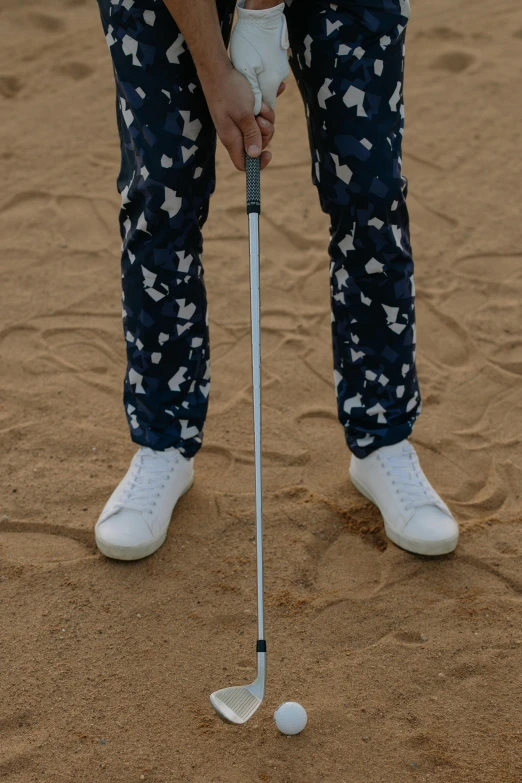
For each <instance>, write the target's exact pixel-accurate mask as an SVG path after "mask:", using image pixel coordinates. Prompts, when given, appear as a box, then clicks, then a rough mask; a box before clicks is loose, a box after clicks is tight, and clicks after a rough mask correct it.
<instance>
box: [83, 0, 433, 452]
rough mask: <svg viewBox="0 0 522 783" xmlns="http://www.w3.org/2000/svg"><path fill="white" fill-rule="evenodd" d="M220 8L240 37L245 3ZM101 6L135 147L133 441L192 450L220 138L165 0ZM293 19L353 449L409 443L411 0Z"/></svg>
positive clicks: (380, 0)
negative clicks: (326, 233) (207, 240)
mask: <svg viewBox="0 0 522 783" xmlns="http://www.w3.org/2000/svg"><path fill="white" fill-rule="evenodd" d="M216 2H217V7H218V11H219V15H220V19H221V27H222V33H223V38H224V39H225V42H227V43H228V38H229V35H230V29H231V24H232V16H233V10H234V5H235V2H234V0H216ZM98 5H99V9H100V14H101V20H102V24H103V29H104V32H105V35H106V40H107V43H108V46H109V50H110V53H111V56H112V62H113V67H114V77H115V82H116V114H117V122H118V129H119V134H120V142H121V168H120V171H119V174H118V177H117V188H118V191H119V193H120V194H121V210H120V217H119V224H120V232H121V237H122V241H123V243H122V281H123V283H122V284H123V313H124V316H123V320H124V333H125V338H126V342H127V358H128V366H127V371H126V375H125V382H124V404H125V411H126V415H127V419H128V422H129V427H130V432H131V437H132V440H133V441H135V442H136V443H138V444H140V445H143V446H149V447H151V448H153V449H159V450H163V449H166V448H169V447H171V446H174V447H176V448H178V449H179V450H180V451H181V452H182V453H183V454H184V455H185V456H187V457H191V456H193V455H194V454H195V453H196V452H197V451H198V449H199V448H200V447H201V443H202V437H203V426H204V423H205V417H206V413H207V407H208V399H209V388H210V354H209V332H208V322H207V307H206V294H205V285H204V277H203V267H202V263H201V256H202V248H203V243H202V233H201V232H202V228H203V225H204V223H205V220H206V218H207V215H208V208H209V199H210V196H211V194H212V193H213V191H214V188H215V165H214V156H215V147H216V133H215V129H214V126H213V123H212V120H211V117H210V114H209V111H208V108H207V105H206V102H205V97H204V95H203V91H202V89H201V85H200V83H199V80H198V76H197V73H196V69H195V66H194V63H193V60H192V58H191V55H190V52H189V51H188V48H187V45H186V43H185V41H184V39H183V36H182V35H181V33H180V31H179V29H178V27H177V26H176V23H175V22H174V19H173V18H172V15H171V14H170V12H169V11H168V9H167V7H166V6H165V5H164V3H163V2H162V0H98ZM286 14H287V20H288V30H289V36H290V47H291V59H290V62H291V66H292V70H293V72H294V75H295V77H296V80H297V83H298V86H299V89H300V92H301V95H302V98H303V101H304V105H305V110H306V117H307V122H308V133H309V140H310V148H311V154H312V180H313V182H314V184H315V185H316V187H317V189H318V192H319V198H320V203H321V207H322V209H323V210H324V211H325V212H326V213H327V214H328V215H329V216H330V223H331V227H330V243H329V254H330V280H331V309H332V338H333V356H334V377H335V386H336V394H337V404H338V414H339V419H340V422H341V424H342V425H343V427H344V431H345V436H346V442H347V444H348V447H349V448H350V449H351V451H352V452H353V453H354V454H356V455H357V456H358V457H365V456H367V455H368V454H370V453H371V452H372V451H374V450H375V449H377V448H379V447H381V446H386V445H391V444H393V443H397V442H399V441H401V440H403V439H404V438H406V437H408V435H409V434H410V433H411V430H412V427H413V424H414V422H415V420H416V418H417V417H418V415H419V413H420V411H421V399H420V393H419V386H418V379H417V373H416V368H415V289H414V281H413V260H412V255H411V246H410V238H409V223H408V211H407V208H406V195H407V180H406V178H405V177H404V175H403V174H402V171H401V142H402V133H403V127H404V105H403V70H404V41H405V34H406V25H407V21H408V17H409V0H339V1H338V2H335V3H328V2H325V1H324V0H287V8H286ZM231 165H232V164H231ZM325 274H327V270H326V268H325Z"/></svg>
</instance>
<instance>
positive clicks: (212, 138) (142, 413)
mask: <svg viewBox="0 0 522 783" xmlns="http://www.w3.org/2000/svg"><path fill="white" fill-rule="evenodd" d="M98 4H99V9H100V15H101V20H102V24H103V28H104V32H105V35H106V40H107V43H108V46H109V50H110V53H111V57H112V62H113V70H114V78H115V83H116V116H117V122H118V131H119V135H120V144H121V168H120V171H119V174H118V178H117V187H118V191H119V192H120V194H121V198H122V201H121V210H120V216H119V223H120V230H121V237H122V240H123V241H122V258H121V264H122V287H123V323H124V333H125V339H126V344H127V372H126V375H125V383H124V403H125V411H126V415H127V419H128V422H129V426H130V432H131V437H132V440H133V441H134V442H136V443H137V444H139V446H140V448H139V449H138V451H137V453H136V454H135V455H134V457H133V460H132V462H131V465H130V468H129V470H128V471H127V474H126V475H125V477H124V478H123V480H122V481H121V482H120V484H119V485H118V487H117V488H116V489H115V491H114V492H113V493H112V495H111V497H110V498H109V500H108V501H107V503H106V505H105V508H104V509H103V511H102V513H101V515H100V517H99V519H98V522H97V523H96V527H95V538H96V543H97V546H98V548H99V549H100V551H101V552H103V553H104V554H105V555H107V556H109V557H114V558H117V559H123V560H136V559H138V558H141V557H145V556H147V555H150V554H151V553H152V552H154V551H155V550H156V549H158V547H160V546H161V544H162V543H163V541H164V540H165V537H166V535H167V530H168V526H169V522H170V518H171V514H172V511H173V508H174V506H175V505H176V503H177V501H178V499H179V498H180V497H181V495H183V494H184V493H185V492H186V491H187V490H188V489H189V488H190V486H191V485H192V481H193V457H194V454H195V453H196V452H197V451H198V449H199V448H200V447H201V441H202V430H203V425H204V422H205V416H206V413H207V404H208V394H209V383H210V357H209V343H208V337H209V336H208V321H207V303H206V295H205V285H204V281H203V267H202V264H201V252H202V235H201V229H202V227H203V224H204V222H205V220H206V218H207V214H208V205H209V198H210V195H211V194H212V192H213V190H214V187H215V168H214V155H215V145H216V135H215V130H214V126H213V123H212V120H211V118H210V114H209V111H208V108H207V104H206V101H205V98H204V96H203V92H202V89H201V85H200V83H199V80H198V77H197V73H196V69H195V66H194V63H193V61H192V58H191V55H190V53H189V52H188V50H187V46H186V44H185V42H184V39H183V36H182V35H181V33H180V31H179V29H178V28H177V26H176V24H175V22H174V19H173V18H172V15H171V14H170V12H169V11H168V9H167V7H166V6H165V5H164V3H163V2H158V3H156V2H153V0H134V2H127V0H98ZM217 4H218V8H219V12H220V19H221V21H222V30H223V36H224V37H225V39H227V38H228V35H229V33H230V26H231V21H232V11H233V1H231V0H218V3H217Z"/></svg>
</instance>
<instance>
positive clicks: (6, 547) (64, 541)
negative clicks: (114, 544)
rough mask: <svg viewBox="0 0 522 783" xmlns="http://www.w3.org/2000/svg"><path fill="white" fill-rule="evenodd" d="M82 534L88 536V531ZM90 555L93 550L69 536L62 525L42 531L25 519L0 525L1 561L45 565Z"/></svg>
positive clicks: (91, 555)
mask: <svg viewBox="0 0 522 783" xmlns="http://www.w3.org/2000/svg"><path fill="white" fill-rule="evenodd" d="M81 535H82V537H83V538H86V537H87V534H84V533H82V534H81ZM93 555H94V550H92V551H91V550H89V549H88V548H87V546H86V545H85V544H83V543H81V542H80V541H78V540H76V538H71V537H70V533H69V531H67V530H66V529H65V528H64V529H62V530H61V531H60V530H59V529H57V528H56V527H55V528H54V529H53V530H49V531H45V532H41V526H39V525H28V524H26V523H19V524H17V523H13V524H9V523H7V525H6V524H5V523H4V524H2V526H1V527H0V561H1V560H8V561H10V562H15V563H30V564H32V565H45V564H49V563H67V562H70V561H73V560H83V559H85V558H89V557H93Z"/></svg>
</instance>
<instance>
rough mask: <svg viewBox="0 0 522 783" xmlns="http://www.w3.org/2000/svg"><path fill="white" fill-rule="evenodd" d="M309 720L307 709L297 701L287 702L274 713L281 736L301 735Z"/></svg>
mask: <svg viewBox="0 0 522 783" xmlns="http://www.w3.org/2000/svg"><path fill="white" fill-rule="evenodd" d="M307 720H308V718H307V715H306V710H305V708H304V707H303V706H302V705H301V704H298V703H297V702H296V701H285V702H284V704H280V705H279V707H278V708H277V710H276V711H275V712H274V721H275V725H276V726H277V728H278V729H279V731H280V732H281V734H300V732H301V731H302V730H303V729H304V727H305V726H306V721H307Z"/></svg>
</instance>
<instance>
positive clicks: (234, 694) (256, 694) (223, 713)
mask: <svg viewBox="0 0 522 783" xmlns="http://www.w3.org/2000/svg"><path fill="white" fill-rule="evenodd" d="M260 171H261V169H260V159H259V158H251V157H249V156H248V155H247V156H246V192H247V213H248V236H249V247H250V316H251V323H252V382H253V403H254V454H255V496H256V550H257V625H258V633H257V646H256V650H257V677H256V679H255V680H254V682H253V683H251V684H250V685H236V686H232V687H230V688H222V689H221V690H219V691H215V692H214V693H213V694H212V695H211V697H210V702H211V704H212V706H213V707H214V709H215V710H216V712H217V714H218V715H219V717H220V718H222V719H223V720H224V721H227V722H228V723H237V724H241V723H246V722H247V720H248V719H249V718H251V717H252V715H253V714H254V712H255V711H256V710H257V708H258V707H259V706H260V704H261V702H262V701H263V697H264V695H265V680H266V642H265V639H264V619H263V514H262V497H261V334H260V303H259V214H260V212H261V176H260Z"/></svg>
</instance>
